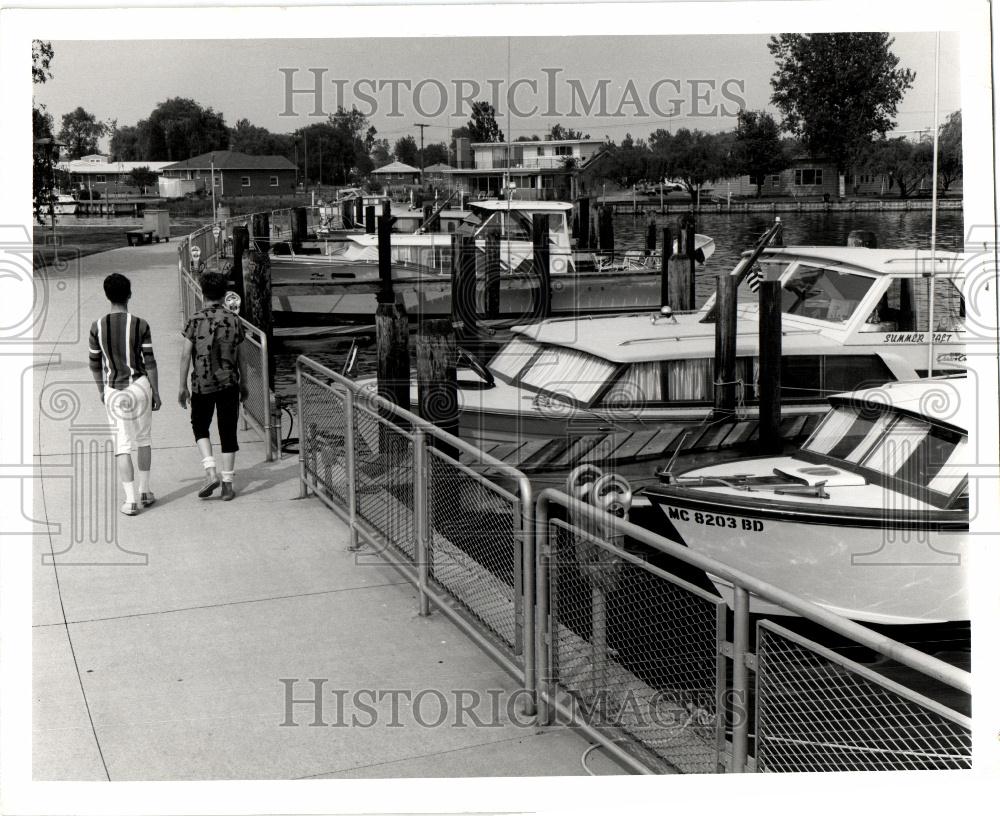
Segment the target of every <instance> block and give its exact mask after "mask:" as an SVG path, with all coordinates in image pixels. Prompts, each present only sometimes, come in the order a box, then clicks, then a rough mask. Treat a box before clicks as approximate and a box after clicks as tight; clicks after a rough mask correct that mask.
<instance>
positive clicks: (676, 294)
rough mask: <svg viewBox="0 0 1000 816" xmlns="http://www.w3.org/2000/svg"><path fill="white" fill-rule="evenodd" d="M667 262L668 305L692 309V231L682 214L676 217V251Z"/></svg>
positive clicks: (685, 310) (693, 261) (680, 308)
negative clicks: (668, 267)
mask: <svg viewBox="0 0 1000 816" xmlns="http://www.w3.org/2000/svg"><path fill="white" fill-rule="evenodd" d="M668 263H669V266H670V271H669V274H668V284H667V285H668V288H669V295H670V306H671V308H673V309H674V310H675V311H681V312H689V311H692V310H693V309H694V308H695V291H694V263H695V259H694V231H693V229H692V228H691V227H690V226H689V225H688V221H687V219H686V218H685V217H684V216H682V217H681V218H680V219H678V232H677V252H676V254H674V255H672V256H671V258H670V260H669V262H668Z"/></svg>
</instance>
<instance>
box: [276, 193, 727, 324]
mask: <svg viewBox="0 0 1000 816" xmlns="http://www.w3.org/2000/svg"><path fill="white" fill-rule="evenodd" d="M572 209H573V205H572V204H569V203H565V202H558V201H499V200H484V201H475V202H471V203H470V204H469V212H468V213H466V214H465V220H464V221H463V222H462V223H461V225H459V226H458V227H457V228H455V229H454V230H453V231H452V232H415V233H409V234H404V233H393V235H392V244H391V252H392V278H393V288H394V290H395V292H396V294H397V295H399V296H401V297H402V299H403V303H404V305H405V307H406V310H407V312H408V314H409V315H410V316H411V318H416V317H425V318H426V317H442V318H444V317H451V315H452V311H453V310H452V274H451V270H452V237H453V235H454V234H455V233H456V232H457V233H458V234H465V235H469V236H471V237H472V238H473V240H474V241H475V245H476V256H477V261H476V267H477V292H476V296H475V299H476V303H475V308H476V310H477V312H478V313H479V314H483V313H484V312H485V311H486V309H485V299H486V298H485V276H486V275H485V266H486V264H485V253H486V240H487V237H488V236H495V237H496V238H497V240H498V242H499V247H500V303H499V313H498V314H497V317H498V318H500V319H504V320H507V321H511V320H514V321H518V320H521V319H523V318H525V316H528V315H531V314H533V313H534V308H535V304H536V298H537V288H538V275H537V274H536V273H535V270H534V247H533V244H532V219H533V217H534V216H535V215H538V214H541V215H544V216H545V218H546V220H547V223H548V232H549V274H550V280H551V313H552V314H553V315H556V316H561V315H576V314H579V313H583V312H591V313H603V314H613V313H622V312H631V311H635V310H636V309H649V308H658V307H659V305H660V269H659V263H658V256H649V257H645V256H639V255H638V254H637V253H626V254H622V255H620V256H619V257H618V258H616V259H614V261H601V262H595V260H594V257H593V254H592V253H576V252H574V251H573V249H572V246H571V237H570V230H569V225H568V216H569V215H570V214H571V212H572ZM319 246H320V247H321V250H320V252H318V253H317V251H316V247H315V246H314V247H307V249H306V253H307V254H296V253H295V251H294V249H293V247H292V246H291V244H290V243H287V242H280V243H278V244H276V245H274V246H273V247H272V257H271V281H272V287H273V288H272V293H273V298H274V305H273V312H274V320H275V325H276V326H277V327H282V326H318V325H342V324H344V323H358V322H361V323H366V324H370V323H372V322H373V317H374V314H375V307H376V300H375V295H376V293H377V292H378V290H379V286H380V283H379V275H378V236H377V235H374V234H365V233H357V234H345V235H343V236H342V240H340V241H336V242H334V241H327V242H320V244H319ZM695 249H696V252H698V253H699V255H698V257H699V258H701V259H702V262H704V260H705V259H707V258H709V257H711V255H712V253H713V251H714V249H715V244H714V241H712V239H711V238H709V237H707V236H704V235H698V236H696V237H695ZM653 257H655V258H656V261H657V262H656V263H651V262H650V258H653Z"/></svg>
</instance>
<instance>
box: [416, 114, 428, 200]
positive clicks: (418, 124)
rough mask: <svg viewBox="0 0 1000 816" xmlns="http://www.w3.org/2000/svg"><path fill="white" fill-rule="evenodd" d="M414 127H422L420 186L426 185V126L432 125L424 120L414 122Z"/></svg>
mask: <svg viewBox="0 0 1000 816" xmlns="http://www.w3.org/2000/svg"><path fill="white" fill-rule="evenodd" d="M413 126H414V127H418V128H420V186H421V187H423V186H424V128H427V127H430V125H426V124H424V123H423V122H414V123H413Z"/></svg>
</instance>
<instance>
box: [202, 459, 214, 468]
mask: <svg viewBox="0 0 1000 816" xmlns="http://www.w3.org/2000/svg"><path fill="white" fill-rule="evenodd" d="M201 466H202V467H203V468H205V470H215V457H214V456H206V457H205V458H204V459H202V460H201Z"/></svg>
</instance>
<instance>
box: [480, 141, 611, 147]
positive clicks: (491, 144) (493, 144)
mask: <svg viewBox="0 0 1000 816" xmlns="http://www.w3.org/2000/svg"><path fill="white" fill-rule="evenodd" d="M509 144H510V146H511V147H513V146H514V145H518V146H524V145H566V144H579V145H584V144H604V139H539V140H538V141H535V140H534V139H528V140H527V141H521V142H510V143H509ZM471 145H472V147H506V146H507V145H508V143H507V142H471Z"/></svg>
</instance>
